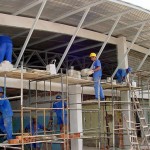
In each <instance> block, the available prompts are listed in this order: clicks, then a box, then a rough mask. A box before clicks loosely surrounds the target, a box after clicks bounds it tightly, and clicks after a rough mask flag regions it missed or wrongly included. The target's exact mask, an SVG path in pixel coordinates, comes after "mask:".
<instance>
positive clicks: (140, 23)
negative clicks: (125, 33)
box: [105, 19, 150, 34]
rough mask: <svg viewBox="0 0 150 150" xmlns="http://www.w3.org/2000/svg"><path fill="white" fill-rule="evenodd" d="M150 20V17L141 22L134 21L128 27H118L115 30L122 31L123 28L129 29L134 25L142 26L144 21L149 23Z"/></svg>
mask: <svg viewBox="0 0 150 150" xmlns="http://www.w3.org/2000/svg"><path fill="white" fill-rule="evenodd" d="M148 22H150V19H147V20H144V21H141V22H137V23H133V24H131V25H128V26H126V27H122V28H119V29H116V30H115V32H119V31H122V30H126V29H129V28H132V27H135V26H140V25H142V24H143V23H148ZM107 33H108V32H106V33H105V34H107Z"/></svg>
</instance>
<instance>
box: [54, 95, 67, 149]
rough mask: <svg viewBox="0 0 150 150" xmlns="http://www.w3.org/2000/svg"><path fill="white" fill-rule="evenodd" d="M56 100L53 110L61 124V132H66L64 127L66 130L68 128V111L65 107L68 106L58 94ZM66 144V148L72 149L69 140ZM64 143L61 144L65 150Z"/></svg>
mask: <svg viewBox="0 0 150 150" xmlns="http://www.w3.org/2000/svg"><path fill="white" fill-rule="evenodd" d="M56 100H57V101H56V102H54V104H53V108H54V109H53V111H54V112H55V113H56V115H57V124H58V125H59V126H60V132H64V129H65V131H66V130H67V111H66V110H65V108H67V103H66V102H64V103H63V100H62V98H61V96H60V95H57V96H56ZM63 109H64V112H63ZM63 114H64V115H63ZM64 144H65V145H66V150H70V146H69V142H68V141H67V142H65V143H64ZM64 144H62V146H61V149H62V150H64Z"/></svg>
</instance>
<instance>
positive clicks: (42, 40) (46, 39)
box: [27, 34, 62, 47]
mask: <svg viewBox="0 0 150 150" xmlns="http://www.w3.org/2000/svg"><path fill="white" fill-rule="evenodd" d="M60 36H62V35H60V34H56V35H53V36H48V37H46V38H43V39H40V40H38V41H35V42H33V43H30V44H28V46H27V47H31V46H33V45H36V44H39V43H42V42H45V41H49V40H52V39H54V38H57V37H60Z"/></svg>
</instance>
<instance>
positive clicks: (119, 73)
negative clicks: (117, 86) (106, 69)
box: [115, 67, 132, 83]
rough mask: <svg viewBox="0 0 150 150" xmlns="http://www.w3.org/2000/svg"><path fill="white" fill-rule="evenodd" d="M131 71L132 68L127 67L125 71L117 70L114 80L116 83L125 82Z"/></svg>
mask: <svg viewBox="0 0 150 150" xmlns="http://www.w3.org/2000/svg"><path fill="white" fill-rule="evenodd" d="M131 71H132V68H131V67H129V68H127V69H118V71H117V73H116V75H115V76H116V78H117V82H118V83H122V82H125V81H126V77H127V75H128V74H129V73H130V72H131Z"/></svg>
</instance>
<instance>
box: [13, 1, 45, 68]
mask: <svg viewBox="0 0 150 150" xmlns="http://www.w3.org/2000/svg"><path fill="white" fill-rule="evenodd" d="M46 2H47V0H43V2H42V5H41V7H40V9H39V12H38V14H37V16H36V19H35V21H34V23H33V25H32V28H31V29H30V32H29V34H28V36H27V38H26V41H25V43H24V45H23V47H22V49H21V52H20V54H19V57H18V59H17V61H16V64H15V67H16V68H17V67H18V65H19V63H20V60H21V58H22V56H23V53H24V51H25V49H26V46H27V44H28V42H29V40H30V38H31V35H32V33H33V31H34V29H35V26H36V24H37V22H38V20H39V18H40V16H41V13H42V12H43V9H44V7H45V5H46Z"/></svg>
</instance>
